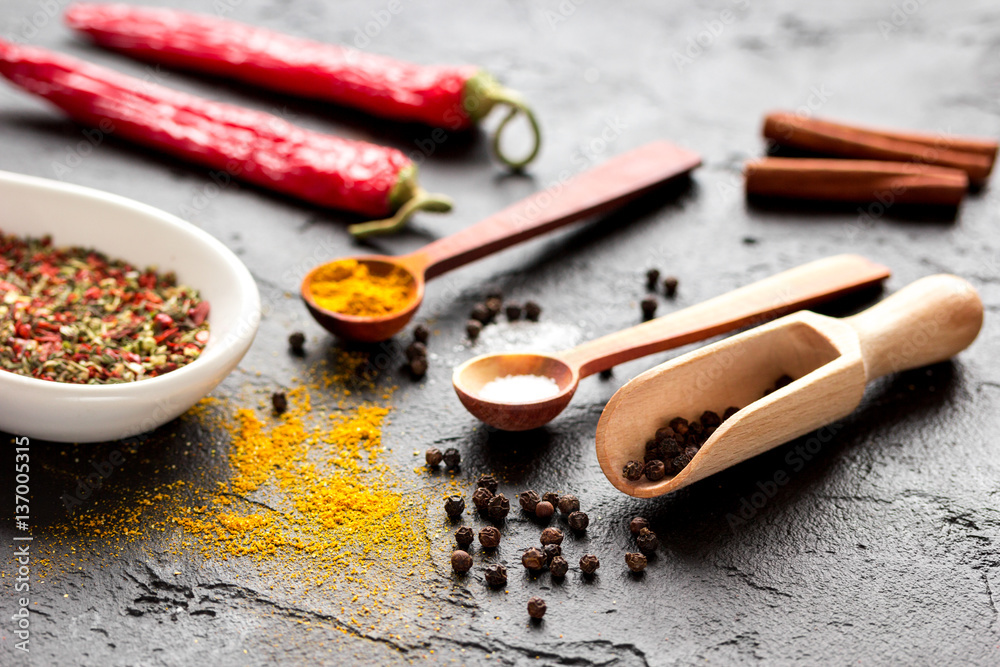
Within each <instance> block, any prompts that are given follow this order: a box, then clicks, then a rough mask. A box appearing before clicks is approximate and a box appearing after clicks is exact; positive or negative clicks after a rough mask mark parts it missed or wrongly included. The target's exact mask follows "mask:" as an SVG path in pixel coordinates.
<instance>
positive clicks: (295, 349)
mask: <svg viewBox="0 0 1000 667" xmlns="http://www.w3.org/2000/svg"><path fill="white" fill-rule="evenodd" d="M305 345H306V335H305V334H304V333H302V332H301V331H296V332H295V333H293V334H291V335H290V336H289V337H288V347H290V348H291V350H292V354H297V355H298V356H300V357H301V356H302V355H304V354H305V353H306V348H305Z"/></svg>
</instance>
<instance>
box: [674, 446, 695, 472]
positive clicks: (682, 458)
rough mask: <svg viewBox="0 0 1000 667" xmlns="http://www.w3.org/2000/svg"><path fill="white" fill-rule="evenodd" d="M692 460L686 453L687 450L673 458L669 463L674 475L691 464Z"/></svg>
mask: <svg viewBox="0 0 1000 667" xmlns="http://www.w3.org/2000/svg"><path fill="white" fill-rule="evenodd" d="M693 458H694V457H693V456H691V455H690V454H689V453H688V452H687V450H684V451H683V452H681V453H680V454H678V455H677V456H675V457H674V460H673V461H671V462H670V463H671V465H672V466H673V469H674V474H675V475H676V474H677V473H679V472H680V471H681V470H684V468H685V467H687V464H689V463H691V459H693Z"/></svg>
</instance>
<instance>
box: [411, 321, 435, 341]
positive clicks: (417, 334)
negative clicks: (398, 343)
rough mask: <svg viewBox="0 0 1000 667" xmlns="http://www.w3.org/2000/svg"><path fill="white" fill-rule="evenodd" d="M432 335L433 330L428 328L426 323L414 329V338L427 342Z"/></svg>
mask: <svg viewBox="0 0 1000 667" xmlns="http://www.w3.org/2000/svg"><path fill="white" fill-rule="evenodd" d="M430 337H431V330H430V329H428V328H427V325H426V324H418V325H417V326H416V327H415V328H414V329H413V340H415V341H417V342H419V343H423V344H424V345H426V344H427V339H428V338H430Z"/></svg>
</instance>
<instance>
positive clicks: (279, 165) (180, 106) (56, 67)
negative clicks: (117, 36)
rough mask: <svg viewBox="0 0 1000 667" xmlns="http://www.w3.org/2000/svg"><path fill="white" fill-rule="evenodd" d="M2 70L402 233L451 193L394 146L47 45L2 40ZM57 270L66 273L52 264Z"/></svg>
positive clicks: (135, 130) (89, 121)
mask: <svg viewBox="0 0 1000 667" xmlns="http://www.w3.org/2000/svg"><path fill="white" fill-rule="evenodd" d="M0 74H3V76H5V77H7V78H8V79H10V80H11V81H12V82H14V83H15V84H17V85H18V86H20V87H21V88H24V89H25V90H27V91H29V92H32V93H35V94H36V95H39V96H41V97H44V98H45V99H47V100H48V101H49V102H51V103H52V104H54V105H55V106H57V107H59V108H60V109H62V110H63V111H65V112H66V113H67V114H69V115H70V116H71V117H72V118H73V119H74V120H76V121H77V122H80V123H82V124H84V125H90V126H92V127H98V128H101V129H103V130H104V131H105V132H107V133H110V134H113V135H114V136H119V137H122V138H125V139H129V140H131V141H134V142H136V143H140V144H143V145H145V146H151V147H153V148H156V149H159V150H162V151H164V152H166V153H170V154H172V155H176V156H179V157H181V158H185V159H187V160H190V161H192V162H196V163H198V164H202V165H205V166H208V167H210V168H212V169H217V170H221V171H223V172H225V173H228V174H231V175H232V176H234V177H238V178H241V179H243V180H245V181H248V182H250V183H254V184H256V185H260V186H263V187H266V188H270V189H272V190H277V191H279V192H282V193H285V194H288V195H292V196H294V197H298V198H299V199H304V200H306V201H309V202H312V203H314V204H319V205H322V206H329V207H332V208H340V209H346V210H349V211H354V212H356V213H361V214H364V215H370V216H385V215H389V214H393V212H395V213H394V215H393V217H391V218H389V219H388V220H382V221H377V222H375V223H366V224H365V225H355V226H354V227H356V228H357V227H361V230H360V231H361V233H366V232H367V233H373V232H385V231H392V230H394V229H396V228H398V227H400V226H402V225H403V223H404V222H405V221H406V218H407V217H408V216H409V215H411V214H412V213H414V212H415V211H418V210H434V211H446V210H449V209H450V208H451V203H450V201H449V200H447V199H446V198H442V197H440V196H435V195H430V194H428V193H427V192H425V191H424V190H423V189H422V188H420V186H418V185H417V183H416V171H417V168H416V165H414V164H413V163H412V162H411V161H410V160H409V159H408V158H407V157H406V156H405V155H403V154H402V153H401V152H399V151H398V150H395V149H393V148H385V147H381V146H375V145H373V144H369V143H365V142H361V141H348V140H346V139H341V138H339V137H334V136H331V135H328V134H321V133H319V132H313V131H310V130H306V129H303V128H300V127H297V126H295V125H292V124H291V123H288V122H286V121H284V120H282V119H280V118H278V117H276V116H272V115H271V114H267V113H262V112H260V111H254V110H251V109H245V108H242V107H237V106H232V105H228V104H221V103H218V102H211V101H209V100H205V99H202V98H200V97H196V96H194V95H188V94H186V93H181V92H178V91H175V90H172V89H170V88H165V87H163V86H158V85H154V84H151V83H148V82H145V81H141V80H139V79H134V78H132V77H128V76H124V75H122V74H118V73H117V72H113V71H111V70H108V69H105V68H103V67H98V66H96V65H91V64H89V63H85V62H83V61H80V60H77V59H75V58H69V57H66V56H62V55H59V54H56V53H53V52H51V51H47V50H45V49H39V48H35V47H28V46H20V45H16V44H11V43H8V42H4V41H3V40H0ZM52 270H53V271H57V269H56V268H55V267H52Z"/></svg>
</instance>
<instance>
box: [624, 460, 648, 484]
mask: <svg viewBox="0 0 1000 667" xmlns="http://www.w3.org/2000/svg"><path fill="white" fill-rule="evenodd" d="M642 473H643V465H642V463H641V462H639V461H629V462H628V463H626V464H625V465H624V467H622V477H624V478H625V479H627V480H629V481H632V482H637V481H639V480H640V479H641V478H642Z"/></svg>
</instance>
